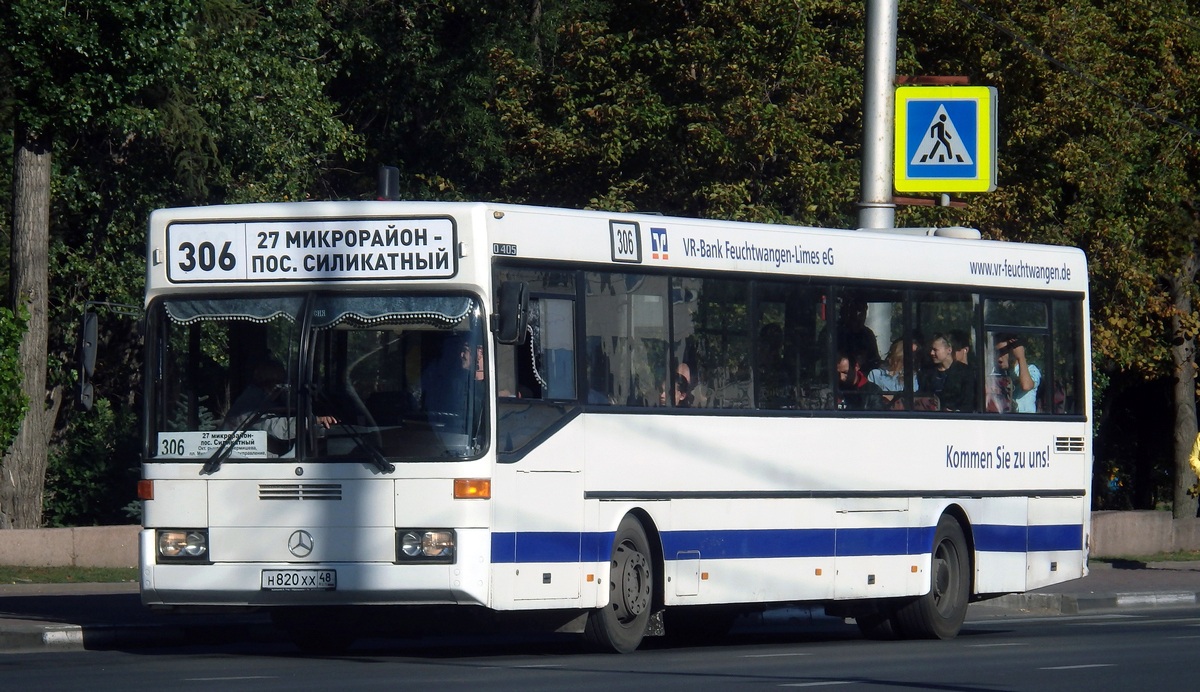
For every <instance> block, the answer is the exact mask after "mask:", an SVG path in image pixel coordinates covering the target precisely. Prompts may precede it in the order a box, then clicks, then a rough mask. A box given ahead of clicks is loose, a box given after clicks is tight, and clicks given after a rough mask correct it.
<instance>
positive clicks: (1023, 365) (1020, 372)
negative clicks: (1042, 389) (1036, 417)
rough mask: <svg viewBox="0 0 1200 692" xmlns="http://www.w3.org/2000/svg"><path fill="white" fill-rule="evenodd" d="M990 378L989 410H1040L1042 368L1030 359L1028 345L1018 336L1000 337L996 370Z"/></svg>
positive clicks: (1004, 411) (997, 343)
mask: <svg viewBox="0 0 1200 692" xmlns="http://www.w3.org/2000/svg"><path fill="white" fill-rule="evenodd" d="M989 379H990V381H989V384H988V410H989V411H990V410H995V411H997V412H999V413H1008V412H1015V413H1037V392H1038V387H1039V386H1040V385H1041V383H1042V371H1041V370H1040V369H1039V368H1038V366H1036V365H1034V364H1033V363H1030V362H1029V361H1028V357H1027V354H1026V349H1025V344H1024V343H1023V342H1022V341H1021V340H1020V339H1019V338H1017V336H1016V335H1013V334H1001V335H998V336H997V337H996V373H995V374H994V375H993V376H992V377H991V378H989Z"/></svg>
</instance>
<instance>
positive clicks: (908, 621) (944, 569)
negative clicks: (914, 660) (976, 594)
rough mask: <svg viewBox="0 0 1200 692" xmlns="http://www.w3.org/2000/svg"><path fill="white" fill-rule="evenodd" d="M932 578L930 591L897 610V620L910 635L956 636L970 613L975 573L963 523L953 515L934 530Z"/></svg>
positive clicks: (906, 633)
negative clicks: (973, 572) (968, 551)
mask: <svg viewBox="0 0 1200 692" xmlns="http://www.w3.org/2000/svg"><path fill="white" fill-rule="evenodd" d="M929 581H930V588H929V593H927V594H925V595H924V596H921V597H920V598H917V599H916V600H914V601H910V602H908V603H906V604H904V605H903V606H901V607H900V608H899V609H898V610H897V611H896V621H897V624H899V625H900V629H901V631H902V632H903V634H904V636H905V637H906V638H910V639H952V638H954V637H955V636H956V635H958V631H959V630H960V629H961V628H962V623H963V620H964V619H965V618H966V616H967V604H968V602H969V601H970V598H971V573H970V561H969V560H968V557H967V540H966V537H965V536H964V534H963V529H962V526H961V525H960V524H959V523H958V521H957V520H955V519H954V517H951V516H949V515H943V516H942V518H941V519H939V520H938V524H937V529H936V531H935V533H934V539H933V555H932V560H931V561H930V575H929Z"/></svg>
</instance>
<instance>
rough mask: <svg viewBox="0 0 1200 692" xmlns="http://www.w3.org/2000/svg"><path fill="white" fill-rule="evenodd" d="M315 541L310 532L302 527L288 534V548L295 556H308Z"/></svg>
mask: <svg viewBox="0 0 1200 692" xmlns="http://www.w3.org/2000/svg"><path fill="white" fill-rule="evenodd" d="M315 543H316V541H315V540H313V536H312V534H311V533H309V532H307V531H305V530H304V529H299V530H297V531H293V532H292V535H291V536H288V550H289V551H290V552H291V553H292V555H295V556H296V557H308V556H309V555H310V554H312V551H313V545H314V544H315Z"/></svg>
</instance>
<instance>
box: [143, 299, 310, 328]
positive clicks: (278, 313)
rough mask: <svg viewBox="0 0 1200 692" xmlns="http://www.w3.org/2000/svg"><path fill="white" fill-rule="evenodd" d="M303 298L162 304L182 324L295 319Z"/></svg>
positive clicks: (213, 300)
mask: <svg viewBox="0 0 1200 692" xmlns="http://www.w3.org/2000/svg"><path fill="white" fill-rule="evenodd" d="M302 302H303V299H302V298H300V297H287V298H216V299H208V300H168V301H166V302H165V303H164V308H165V309H166V312H167V315H169V316H170V317H171V321H173V322H175V323H176V324H183V325H187V324H193V323H195V322H202V321H206V320H208V321H215V320H244V321H247V322H258V323H267V322H271V321H273V320H275V319H277V318H279V317H283V318H285V319H287V320H289V321H291V322H295V321H296V315H297V314H298V313H299V311H300V305H301V304H302Z"/></svg>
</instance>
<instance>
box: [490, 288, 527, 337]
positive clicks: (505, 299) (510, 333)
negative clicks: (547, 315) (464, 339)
mask: <svg viewBox="0 0 1200 692" xmlns="http://www.w3.org/2000/svg"><path fill="white" fill-rule="evenodd" d="M528 319H529V284H527V283H525V282H524V281H502V282H501V283H500V291H499V295H498V298H497V305H496V313H495V314H494V315H492V332H493V333H495V335H496V341H499V342H500V343H502V344H515V345H520V344H523V343H525V324H526V322H527V321H528Z"/></svg>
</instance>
